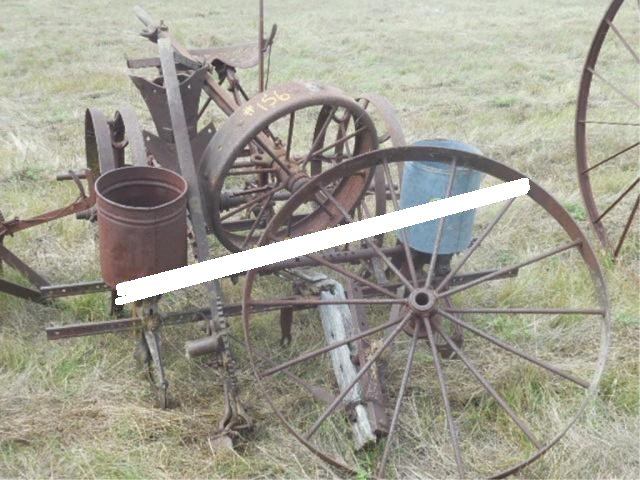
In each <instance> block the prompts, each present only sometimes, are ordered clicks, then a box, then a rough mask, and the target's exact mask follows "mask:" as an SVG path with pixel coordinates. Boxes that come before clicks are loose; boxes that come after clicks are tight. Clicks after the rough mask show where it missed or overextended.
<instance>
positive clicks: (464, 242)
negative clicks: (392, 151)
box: [400, 139, 482, 255]
mask: <svg viewBox="0 0 640 480" xmlns="http://www.w3.org/2000/svg"><path fill="white" fill-rule="evenodd" d="M414 145H417V146H425V147H437V148H453V149H456V150H462V151H465V152H469V153H475V154H481V152H480V150H478V149H477V148H475V147H473V146H471V145H467V144H465V143H462V142H457V141H455V140H445V139H434V140H420V141H418V142H415V143H414ZM416 160H418V159H416ZM449 171H450V165H449V164H447V163H439V162H430V161H410V162H405V164H404V171H403V175H402V184H401V190H400V208H408V207H414V206H416V205H421V204H423V203H428V202H431V201H434V200H439V199H442V198H444V196H445V194H446V191H447V185H448V183H449ZM481 180H482V173H480V172H478V171H476V170H472V169H470V168H466V167H458V168H457V169H456V176H455V179H454V182H453V189H452V192H451V195H459V194H461V193H466V192H471V191H473V190H477V189H478V188H479V187H480V182H481ZM475 215H476V214H475V210H470V211H467V212H462V213H458V214H456V215H451V216H449V217H447V218H446V219H445V222H444V230H443V232H442V243H441V244H440V248H439V250H438V255H441V254H451V253H458V252H461V251H462V250H464V249H466V248H467V247H468V246H469V244H470V242H471V239H472V235H473V222H474V220H475ZM438 223H439V220H433V221H431V222H425V223H421V224H418V225H414V226H413V227H409V228H408V229H407V231H408V235H407V236H408V241H409V245H410V246H411V248H413V249H415V250H418V251H420V252H424V253H433V247H434V242H435V238H436V233H437V231H438Z"/></svg>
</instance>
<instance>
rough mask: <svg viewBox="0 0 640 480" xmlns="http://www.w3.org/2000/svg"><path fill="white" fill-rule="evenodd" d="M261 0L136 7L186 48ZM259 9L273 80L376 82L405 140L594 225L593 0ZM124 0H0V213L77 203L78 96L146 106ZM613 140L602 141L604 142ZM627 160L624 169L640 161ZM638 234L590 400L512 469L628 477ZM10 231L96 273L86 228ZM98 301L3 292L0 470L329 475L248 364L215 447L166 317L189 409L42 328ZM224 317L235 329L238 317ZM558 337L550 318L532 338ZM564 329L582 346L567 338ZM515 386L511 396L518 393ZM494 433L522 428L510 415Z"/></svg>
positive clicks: (520, 242)
mask: <svg viewBox="0 0 640 480" xmlns="http://www.w3.org/2000/svg"><path fill="white" fill-rule="evenodd" d="M255 3H256V2H254V1H248V0H243V1H235V2H232V1H230V0H221V1H218V2H198V1H195V0H188V1H186V2H180V3H174V4H168V3H165V4H162V5H153V6H152V5H147V6H148V7H149V9H152V11H153V13H154V14H155V15H156V16H158V17H162V18H165V19H167V20H168V21H169V22H170V25H171V26H172V27H173V29H174V31H175V33H176V35H177V36H178V37H179V38H181V39H183V40H184V43H186V44H187V45H193V46H205V45H210V44H212V43H227V42H232V41H238V40H245V39H246V38H247V37H249V38H253V37H254V31H255V26H256V8H255V5H254V4H255ZM268 3H269V5H268V20H267V21H268V22H271V21H277V22H278V24H279V27H280V29H279V35H278V38H277V40H276V47H275V52H274V58H273V62H272V72H273V73H272V78H271V84H272V85H275V84H277V83H284V82H287V81H291V80H298V79H305V80H308V79H315V80H319V81H321V82H323V83H327V84H334V85H337V86H340V87H343V88H344V89H345V90H348V91H350V92H352V93H354V94H356V93H358V92H365V91H378V92H380V93H383V94H385V95H386V96H388V97H389V99H390V100H391V101H392V102H393V103H394V104H395V105H396V106H397V108H398V111H399V114H400V117H401V120H402V122H403V124H404V126H405V129H406V133H407V136H408V138H409V139H410V140H416V139H419V138H425V137H449V138H457V139H461V140H464V141H467V142H469V143H473V144H476V145H478V146H479V148H481V149H482V150H483V151H484V152H485V153H486V154H487V155H488V156H490V157H493V158H495V159H497V160H500V161H503V162H505V163H508V164H509V165H512V166H513V167H515V168H517V169H519V170H520V171H522V172H523V173H525V174H527V175H529V176H530V177H531V178H533V179H535V180H537V181H538V182H539V183H541V184H542V185H543V186H545V187H546V188H547V189H548V190H549V191H551V192H552V193H553V194H554V195H555V196H556V197H557V198H558V199H560V201H561V202H562V203H563V204H564V205H565V206H566V207H567V208H568V209H569V211H570V212H571V213H572V214H573V215H574V216H575V217H576V218H577V219H578V220H580V221H581V223H582V226H583V227H585V228H587V225H586V223H585V222H584V221H583V220H584V210H583V208H582V206H581V199H580V196H579V192H578V188H577V184H576V175H575V167H574V162H575V161H574V148H573V116H574V113H575V99H576V95H577V89H578V80H579V75H580V70H581V67H582V62H583V60H584V57H585V55H586V52H587V49H588V44H589V42H590V41H591V37H592V35H593V31H594V29H595V27H596V24H597V21H598V20H599V18H600V16H601V14H602V12H603V10H604V8H605V6H604V4H603V3H604V2H596V1H589V2H583V1H578V0H567V1H563V2H556V1H547V0H545V1H541V2H536V3H532V2H526V1H524V0H514V1H511V2H500V1H486V2H475V3H473V2H465V1H462V0H447V1H445V2H441V3H437V4H430V3H424V2H423V3H419V4H416V2H411V1H409V0H401V1H398V2H394V3H393V4H390V3H389V2H383V1H381V0H372V1H364V0H357V1H352V2H349V3H348V4H345V2H338V1H336V0H329V1H328V2H323V4H322V6H319V5H312V4H307V3H302V2H294V1H292V0H288V1H285V0H282V1H277V2H275V1H274V2H268ZM132 4H133V2H130V1H125V0H117V1H115V2H108V3H107V2H81V1H67V2H55V1H51V0H30V1H24V2H23V1H18V0H4V1H3V2H2V3H1V4H0V66H1V68H0V91H2V95H0V209H1V210H2V211H3V213H4V214H5V215H7V216H14V215H17V216H21V217H25V216H29V215H31V214H35V213H38V212H40V211H42V210H43V209H49V208H53V207H56V206H58V205H60V204H62V203H64V202H65V201H67V200H70V199H72V198H73V197H74V195H75V192H74V191H73V187H71V186H69V185H60V184H55V182H53V180H52V177H53V174H54V173H57V172H59V171H62V170H65V169H68V168H78V167H80V166H82V165H83V162H84V160H83V158H82V157H83V148H84V147H83V140H82V138H83V124H82V121H83V114H84V108H85V107H87V106H89V105H95V106H98V107H100V108H102V109H103V110H104V111H105V112H108V113H111V112H113V111H114V110H115V109H117V108H118V106H119V105H120V104H122V103H124V102H131V103H133V104H134V105H135V106H136V107H138V109H139V111H140V112H142V111H143V109H142V108H141V107H142V102H141V100H140V98H139V97H138V95H137V92H135V90H134V88H133V86H132V85H130V82H129V81H128V79H127V78H126V75H125V74H126V68H125V64H124V61H123V56H124V54H125V53H126V54H129V55H131V56H134V55H136V54H143V53H144V54H148V53H150V52H151V51H152V50H151V46H150V45H148V44H146V43H145V41H143V40H142V39H140V38H139V37H137V35H136V32H137V29H138V24H137V22H136V20H135V19H134V17H133V15H132V12H131V6H132ZM631 13H633V12H631ZM242 76H243V79H246V84H248V85H251V84H252V82H253V81H254V79H255V75H254V73H253V72H251V73H247V74H245V73H244V72H242ZM635 79H636V85H637V84H638V81H637V80H638V79H637V77H636V78H635ZM605 106H606V105H605ZM613 106H614V107H615V106H616V105H613ZM618 141H620V139H618V138H607V139H606V140H605V141H604V143H603V147H602V148H603V151H604V150H606V148H608V147H612V148H613V147H615V146H616V145H617V144H618V143H617V142H618ZM626 161H627V162H628V164H629V165H631V167H630V168H633V166H634V162H636V161H637V157H636V158H634V157H629V159H627V160H626ZM607 180H608V181H610V182H609V183H610V184H607V183H606V181H603V182H604V183H603V187H604V188H605V189H606V191H607V192H608V195H615V192H616V190H615V185H614V184H613V183H612V177H611V176H610V177H609V178H608V179H607ZM508 225H509V228H510V229H511V231H512V235H513V242H514V243H513V249H514V251H515V252H517V251H519V249H520V247H523V246H526V241H527V230H526V222H525V221H524V220H518V219H517V218H516V219H515V220H513V221H512V222H510V223H509V224H508ZM588 235H589V236H590V238H592V237H593V236H592V235H591V232H588ZM593 240H594V245H595V239H593ZM633 240H634V241H633V242H629V244H628V245H629V246H628V248H627V249H626V251H625V252H624V255H623V258H622V261H621V262H620V264H618V265H613V264H611V262H609V261H608V260H606V257H605V256H604V254H603V255H602V256H601V258H602V259H603V264H604V267H605V274H606V277H607V280H608V284H609V287H610V294H611V304H612V320H613V347H612V351H611V354H610V357H609V366H608V369H607V371H606V373H605V376H604V379H603V382H602V388H601V393H600V395H599V397H598V399H597V401H596V402H595V403H594V404H593V406H592V408H590V410H589V411H588V413H587V414H586V415H585V416H584V417H583V418H582V419H581V420H580V422H579V423H578V424H577V425H576V426H575V427H574V428H573V429H572V430H571V431H570V432H569V434H568V435H567V437H566V438H565V439H564V440H563V441H562V442H561V443H560V445H559V446H557V447H556V448H554V449H552V450H551V451H550V452H549V453H548V454H547V455H546V456H545V457H544V458H543V459H542V460H541V461H539V462H537V463H535V464H534V465H533V466H532V467H530V468H528V469H526V470H524V471H523V472H522V473H521V476H522V477H531V478H638V477H640V465H639V462H638V455H639V453H640V452H639V451H638V449H639V442H638V438H639V436H640V430H639V428H638V427H639V423H638V413H639V412H638V397H639V391H638V389H639V387H638V377H639V371H638V369H639V359H638V354H639V336H638V330H639V311H638V283H637V282H638V277H637V271H638V256H639V253H638V252H639V249H638V236H637V232H635V234H634V237H633ZM7 243H8V244H10V246H11V247H12V248H15V250H16V251H17V252H18V253H20V254H24V255H31V256H32V257H33V258H34V264H35V266H36V267H37V268H38V269H39V270H42V271H44V272H46V273H47V275H48V276H49V277H50V278H51V279H53V280H57V281H66V280H69V279H72V280H75V279H92V278H95V277H96V276H97V274H98V270H97V267H96V264H95V259H96V239H95V234H94V231H93V229H92V228H91V226H89V225H86V224H85V223H83V222H77V221H75V220H73V219H67V220H63V221H60V222H56V223H54V224H49V225H47V226H44V227H41V228H38V229H33V230H29V231H27V232H24V233H22V234H20V235H18V236H16V238H15V239H8V241H7ZM557 268H558V270H557V273H558V278H561V279H566V278H568V277H567V270H568V268H569V267H567V266H564V267H563V266H559V267H557ZM580 278H582V277H580ZM535 282H536V278H535V276H533V277H532V278H529V279H528V281H527V285H528V286H529V287H530V288H533V289H534V291H535ZM562 285H563V286H564V288H565V292H564V293H565V294H567V295H568V298H569V300H570V299H571V296H570V295H571V294H572V292H575V291H580V292H582V291H583V290H581V289H584V290H585V291H586V287H585V286H584V285H582V284H580V283H573V284H569V283H566V282H564V283H562ZM225 289H226V291H227V293H228V295H229V297H230V298H235V299H237V298H238V297H239V287H232V286H231V285H230V284H226V285H225ZM503 293H504V295H505V297H504V298H517V295H518V294H522V292H518V291H517V290H514V291H509V289H508V287H507V289H506V290H505V291H504V292H503ZM511 295H516V296H515V297H510V296H511ZM480 297H481V296H480ZM200 304H202V296H201V294H199V293H198V292H195V293H193V292H190V293H189V294H178V295H176V296H174V297H172V298H171V299H170V300H169V302H167V304H166V308H167V309H173V308H179V307H184V306H185V305H200ZM107 314H108V312H107V305H106V301H105V299H104V298H103V297H102V296H89V297H86V298H77V299H68V300H62V301H60V302H57V303H56V305H54V306H49V307H43V306H38V305H33V304H28V303H25V302H21V301H18V300H15V299H13V298H8V297H6V296H4V295H3V296H0V387H1V388H0V477H8V478H9V477H10V478H13V477H21V478H34V477H38V478H39V477H87V478H88V477H93V478H105V477H133V478H140V477H172V478H175V477H189V478H196V477H216V478H218V477H219V478H249V477H250V478H260V477H276V476H278V477H288V478H308V477H313V478H315V477H332V476H336V475H337V474H336V472H334V471H331V470H330V469H328V467H326V466H325V465H323V464H322V463H320V462H319V461H317V460H316V459H314V458H313V457H312V456H311V455H309V454H307V453H305V452H304V451H302V450H301V449H300V448H299V447H298V446H297V445H296V444H295V442H294V441H293V440H292V439H291V437H290V436H288V435H287V434H286V433H285V432H284V431H283V429H282V427H280V426H279V425H276V424H273V423H272V422H270V420H271V419H272V418H273V417H272V416H271V415H270V413H269V410H268V409H267V407H266V406H265V405H264V403H263V402H261V401H260V398H255V395H253V394H252V392H253V391H254V390H252V387H253V382H252V377H251V376H250V374H249V372H248V370H247V369H246V368H245V367H244V366H243V367H242V373H241V384H242V386H243V389H244V391H245V392H246V393H245V395H246V398H247V399H248V400H250V403H251V404H252V406H253V410H252V413H253V415H254V416H255V417H256V419H257V421H258V424H257V428H256V430H255V431H254V432H253V434H252V435H251V437H250V438H249V439H247V441H246V442H245V443H243V444H242V445H241V446H240V448H239V449H238V452H237V453H234V452H223V453H220V452H213V451H212V450H211V449H210V447H209V445H208V443H207V441H206V437H207V434H208V433H210V432H211V430H212V429H213V427H214V426H215V424H216V422H217V413H218V412H219V411H220V406H221V403H220V399H219V393H220V392H219V388H218V386H217V384H216V383H217V382H216V379H215V376H214V374H213V373H212V372H211V371H210V370H208V369H205V368H203V367H202V366H201V365H200V364H198V363H197V362H196V363H193V362H188V361H186V360H185V359H184V358H183V357H182V355H181V352H180V351H178V350H180V349H181V344H182V341H183V340H184V339H185V337H196V336H198V335H199V332H198V331H197V329H196V327H193V328H190V329H189V328H187V329H186V331H185V329H182V330H179V329H170V331H169V332H168V335H167V343H168V344H169V345H173V346H174V347H176V348H172V347H171V346H169V347H168V348H169V357H170V358H169V364H170V370H169V376H170V381H171V383H172V386H173V387H174V388H175V389H176V391H178V392H180V399H181V402H182V406H181V407H180V408H179V409H177V410H173V411H159V410H157V409H154V408H152V407H151V398H150V395H149V393H148V390H147V385H146V383H145V380H144V378H143V375H142V374H141V373H140V372H139V371H138V370H137V369H136V367H135V364H134V361H133V358H132V356H131V350H132V344H133V339H132V337H131V336H129V335H120V336H108V337H102V338H87V339H78V340H73V341H68V342H64V343H47V342H46V340H45V339H44V334H43V331H42V329H43V327H44V325H47V324H50V323H55V324H61V323H70V322H74V321H82V320H98V319H103V318H106V316H107ZM234 328H237V330H236V334H238V335H239V334H240V328H239V326H238V325H236V326H235V327H234ZM507 333H508V332H507ZM552 333H553V330H552V329H549V330H548V331H547V332H545V334H546V335H547V336H546V337H544V338H551V337H552ZM565 340H566V341H567V342H569V343H570V344H571V343H572V342H573V344H574V345H581V346H584V347H585V348H586V347H588V346H589V344H588V343H589V342H588V341H586V340H585V339H584V338H581V337H580V336H579V334H576V336H575V337H569V338H566V339H565ZM491 358H492V357H491V356H489V355H487V358H485V361H486V362H488V363H491ZM450 374H451V375H456V374H455V373H454V372H451V373H450ZM492 375H493V377H492V378H495V379H496V381H504V382H505V384H506V385H508V384H509V381H511V382H512V383H515V384H516V386H517V385H518V383H519V382H518V381H517V380H518V379H519V378H520V377H518V376H516V377H514V376H513V372H511V373H510V371H509V369H508V368H504V369H495V370H493V372H492ZM523 377H524V378H526V379H529V380H531V379H532V378H533V379H535V377H534V376H532V375H529V374H523ZM501 379H502V380H501ZM454 380H455V378H454ZM460 382H461V383H464V382H465V379H464V378H461V379H460ZM524 383H525V385H526V382H524ZM469 385H471V384H470V383H469ZM431 388H435V385H432V387H431ZM510 392H511V393H513V394H514V395H516V394H517V389H513V391H510ZM434 395H435V394H434ZM458 395H459V396H460V399H461V400H460V402H464V401H465V399H469V398H473V397H474V391H473V388H472V387H471V386H469V391H467V390H465V389H461V391H460V392H459V393H458ZM434 398H435V399H436V400H437V397H434ZM572 399H573V397H572V396H571V395H569V394H567V395H562V394H555V393H554V394H553V395H550V396H549V397H548V398H547V400H548V403H547V405H548V407H549V409H548V413H547V415H548V417H546V418H547V419H549V420H551V421H552V420H553V415H554V412H557V413H558V414H560V413H561V412H563V411H564V410H565V409H566V408H569V407H571V402H572V401H573V400H572ZM434 402H435V400H434ZM408 404H409V405H410V406H411V405H413V406H416V405H419V402H418V403H415V402H413V403H408ZM409 411H411V409H409ZM471 411H473V409H471V410H469V412H471ZM409 418H411V417H409ZM411 426H412V427H414V428H415V431H410V433H412V434H415V437H416V438H418V437H420V435H422V436H421V437H420V442H423V443H424V445H426V447H425V448H430V447H429V445H431V446H436V445H438V444H440V443H441V442H442V441H443V439H442V438H440V437H438V435H441V430H438V431H437V432H436V431H431V430H430V429H429V428H428V425H427V426H424V425H419V424H417V423H414V424H412V425H411ZM496 428H498V432H499V433H501V434H504V435H506V436H507V438H515V436H514V437H510V436H509V435H510V433H511V432H510V430H509V427H507V426H506V424H503V423H501V424H499V425H498V426H497V427H496ZM410 430H411V429H410ZM413 447H415V444H407V448H406V452H405V454H406V459H407V461H406V463H405V464H404V465H403V470H402V472H401V475H402V476H407V477H419V476H427V475H429V474H428V472H426V471H425V470H424V464H423V463H421V459H420V458H418V455H417V453H416V452H418V450H415V449H414V448H413ZM489 447H491V446H490V445H488V444H487V443H486V439H485V443H483V442H481V441H480V442H477V443H476V444H474V445H472V446H471V447H470V448H471V449H472V450H474V451H475V454H476V455H478V456H481V455H482V453H483V449H485V448H486V449H489ZM428 451H429V455H430V456H431V457H430V458H432V459H433V465H435V466H438V465H440V463H443V462H446V461H447V460H446V459H445V458H444V455H442V452H441V451H439V450H438V449H437V448H435V447H433V448H430V449H429V450H428ZM422 460H423V459H422Z"/></svg>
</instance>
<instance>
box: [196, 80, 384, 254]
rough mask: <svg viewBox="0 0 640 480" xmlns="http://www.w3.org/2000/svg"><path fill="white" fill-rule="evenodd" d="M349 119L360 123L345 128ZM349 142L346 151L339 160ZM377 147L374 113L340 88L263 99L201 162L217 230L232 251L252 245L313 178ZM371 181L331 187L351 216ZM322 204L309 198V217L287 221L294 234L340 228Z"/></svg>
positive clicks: (292, 89)
mask: <svg viewBox="0 0 640 480" xmlns="http://www.w3.org/2000/svg"><path fill="white" fill-rule="evenodd" d="M319 118H321V119H322V121H321V122H320V123H318V122H317V120H318V119H319ZM345 118H353V119H355V120H354V121H353V122H350V123H349V125H348V126H347V128H344V119H345ZM328 138H331V139H332V140H331V141H330V142H329V143H328V144H327V142H325V140H326V139H328ZM334 139H335V140H334ZM347 143H349V147H348V148H350V150H349V151H346V148H347V147H346V144H347ZM343 144H344V145H345V151H344V152H342V153H340V154H338V153H337V151H336V149H337V148H339V147H340V146H341V145H343ZM377 146H378V144H377V136H376V130H375V126H374V125H373V123H372V121H371V119H370V118H369V115H368V114H367V113H366V112H365V110H364V109H363V108H362V107H361V106H360V105H359V104H358V103H356V102H355V101H354V100H352V99H350V98H349V97H347V96H346V95H344V94H343V93H342V92H341V91H339V90H337V89H335V88H330V87H324V86H319V85H316V84H307V83H305V84H302V83H295V84H290V85H285V86H282V87H278V88H274V89H271V90H269V91H267V92H264V93H262V94H259V95H257V96H256V97H253V98H252V99H250V100H249V101H248V102H247V103H245V104H243V105H242V106H241V107H240V108H239V110H238V111H236V112H235V113H234V114H233V115H232V116H231V117H229V120H228V121H227V122H226V123H225V124H224V125H223V126H222V128H220V130H219V131H218V132H217V133H216V135H215V136H214V138H213V140H212V141H211V143H210V144H209V146H208V147H207V149H206V150H205V153H204V155H203V158H202V160H201V166H200V168H201V174H202V178H203V179H204V182H205V187H204V190H205V192H206V195H207V199H208V202H207V209H208V219H209V221H210V227H211V229H212V230H213V232H214V233H215V234H216V236H217V238H218V239H219V240H220V242H221V243H222V244H223V245H224V246H225V247H226V248H227V249H229V250H231V251H239V250H243V249H246V248H248V247H251V246H253V245H255V243H256V242H257V240H258V239H259V238H260V236H261V235H262V233H263V231H264V227H265V226H266V225H267V223H268V222H269V220H270V219H271V218H272V217H273V216H274V215H275V214H276V213H277V212H278V211H279V210H280V208H281V206H282V205H283V203H284V202H285V201H286V200H287V199H288V198H289V197H290V195H291V193H292V192H295V191H296V190H298V189H299V188H301V187H302V185H304V184H305V183H306V182H307V181H308V180H309V178H311V177H312V176H313V175H317V174H318V173H319V172H321V171H324V170H326V169H327V168H329V167H331V166H332V165H335V164H338V163H340V162H342V161H345V160H347V159H349V158H352V157H354V156H356V155H358V154H361V153H365V152H369V151H371V150H374V149H376V148H377ZM372 175H373V173H372V172H371V173H369V172H366V173H365V174H363V175H362V176H361V177H359V178H355V177H352V178H350V179H348V180H345V181H342V180H338V181H337V182H336V183H335V184H334V185H332V186H330V187H329V188H330V189H331V191H332V192H333V194H334V195H335V196H336V197H338V198H340V199H341V202H343V204H344V205H345V206H346V208H347V209H348V210H352V209H353V208H355V206H356V205H357V204H358V203H359V201H360V199H361V198H362V196H363V195H364V193H365V191H366V189H367V188H368V186H369V184H370V182H371V178H372ZM318 205H319V203H318V201H317V199H309V201H308V202H307V205H306V210H305V211H304V212H302V211H301V212H298V214H297V215H296V216H295V217H291V218H289V219H288V220H287V221H288V228H289V229H290V231H291V233H292V234H293V235H300V234H303V233H305V232H307V231H314V229H318V228H323V227H326V226H332V225H336V222H337V221H338V220H339V219H338V220H336V221H333V220H332V219H331V218H330V217H327V215H326V212H322V211H320V210H319V206H318ZM318 222H321V223H318ZM322 222H327V223H322Z"/></svg>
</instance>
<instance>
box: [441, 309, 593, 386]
mask: <svg viewBox="0 0 640 480" xmlns="http://www.w3.org/2000/svg"><path fill="white" fill-rule="evenodd" d="M439 313H440V314H441V315H442V316H444V317H446V318H448V319H449V320H451V321H452V322H453V323H455V324H457V325H460V326H461V327H462V328H464V329H466V330H469V331H470V332H472V333H475V334H476V335H478V336H479V337H482V338H484V339H485V340H488V341H489V342H491V343H493V344H494V345H497V346H498V347H500V348H502V349H504V350H506V351H508V352H511V353H513V354H514V355H517V356H519V357H520V358H523V359H525V360H527V361H529V362H531V363H533V364H535V365H538V366H539V367H542V368H544V369H545V370H548V371H549V372H551V373H553V374H555V375H558V376H560V377H562V378H564V379H566V380H569V381H571V382H573V383H575V384H576V385H579V386H581V387H583V388H589V382H587V381H585V380H582V379H580V378H578V377H575V376H573V375H571V374H570V373H567V372H564V371H562V370H560V369H559V368H557V367H555V366H553V365H551V364H550V363H547V362H545V361H544V360H540V359H539V358H536V357H534V356H533V355H530V354H528V353H527V352H523V351H522V350H519V349H517V348H515V347H512V346H511V345H509V344H507V343H505V342H503V341H502V340H500V339H499V338H496V337H494V336H492V335H490V334H488V333H486V332H484V331H482V330H480V329H479V328H477V327H475V326H473V325H471V324H469V323H467V322H464V321H463V320H461V319H460V318H458V317H456V316H455V315H451V314H450V313H449V312H448V311H447V310H442V309H440V310H439ZM603 314H604V312H601V313H600V315H603Z"/></svg>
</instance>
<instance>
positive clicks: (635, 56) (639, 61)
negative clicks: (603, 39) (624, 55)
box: [605, 19, 640, 63]
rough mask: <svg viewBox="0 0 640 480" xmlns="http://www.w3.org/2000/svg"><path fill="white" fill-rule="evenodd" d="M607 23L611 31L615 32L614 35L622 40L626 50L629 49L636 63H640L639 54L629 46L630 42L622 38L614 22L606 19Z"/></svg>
mask: <svg viewBox="0 0 640 480" xmlns="http://www.w3.org/2000/svg"><path fill="white" fill-rule="evenodd" d="M605 21H606V22H607V24H608V25H609V27H611V30H613V33H615V34H616V36H617V37H618V38H619V39H620V41H621V42H622V44H623V45H624V48H626V49H627V51H628V52H629V53H630V54H631V56H632V57H633V58H634V60H635V61H636V63H640V57H638V54H637V52H636V51H635V50H634V49H633V47H632V46H631V45H629V42H627V39H626V38H624V37H623V36H622V34H621V33H620V31H619V30H618V29H617V28H616V26H615V25H614V24H613V22H612V21H611V20H609V19H606V20H605Z"/></svg>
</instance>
